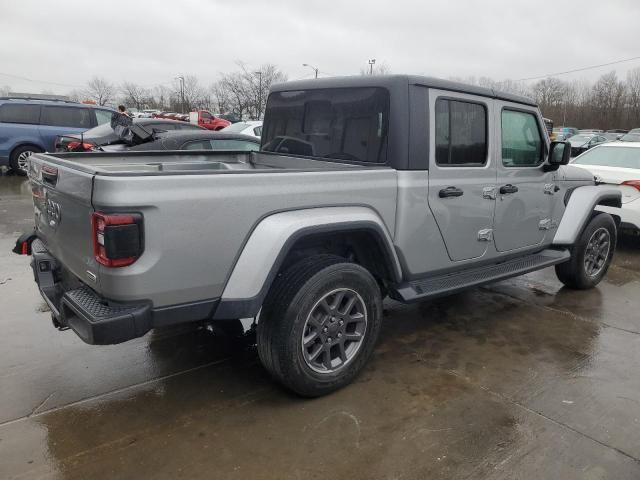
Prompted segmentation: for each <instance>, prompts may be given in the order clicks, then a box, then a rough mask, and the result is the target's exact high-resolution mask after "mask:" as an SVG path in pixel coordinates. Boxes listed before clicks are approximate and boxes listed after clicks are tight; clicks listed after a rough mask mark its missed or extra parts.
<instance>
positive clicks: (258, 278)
mask: <svg viewBox="0 0 640 480" xmlns="http://www.w3.org/2000/svg"><path fill="white" fill-rule="evenodd" d="M358 230H367V231H371V232H373V233H375V235H376V238H377V239H378V241H379V242H380V243H381V246H382V248H383V250H384V252H385V257H386V258H385V259H384V261H385V262H387V267H388V269H389V271H390V273H391V275H392V277H393V278H392V279H391V280H392V281H394V282H398V281H400V280H401V278H402V269H401V267H400V262H399V260H398V256H397V254H396V251H395V248H394V246H393V241H392V239H391V236H390V235H389V232H388V230H387V228H386V226H385V224H384V222H383V221H382V219H381V218H380V216H379V215H378V214H377V213H376V212H375V211H373V210H372V209H370V208H367V207H360V206H349V207H323V208H312V209H303V210H295V211H289V212H282V213H276V214H274V215H271V216H269V217H266V218H265V219H263V220H262V221H261V222H260V223H259V224H258V225H257V226H256V228H255V229H254V230H253V232H252V233H251V235H250V237H249V239H248V241H247V242H246V244H245V245H244V248H243V250H242V252H241V254H240V256H239V258H238V260H237V262H236V264H235V266H234V268H233V270H232V272H231V275H230V276H229V279H228V281H227V284H226V286H225V289H224V291H223V293H222V297H221V299H220V304H219V305H218V308H217V310H216V314H215V318H243V317H252V316H255V315H256V314H257V313H258V311H259V309H260V307H261V305H262V302H263V301H264V298H265V297H266V295H267V293H268V291H269V288H270V286H271V283H272V282H273V279H274V278H275V276H276V274H277V273H278V271H279V269H280V267H281V265H282V263H283V262H284V260H285V258H286V256H287V254H288V252H289V250H290V249H291V247H292V246H293V245H294V244H295V242H296V241H297V240H299V239H300V238H302V237H304V236H306V235H310V234H316V233H327V232H336V231H345V232H346V231H358Z"/></svg>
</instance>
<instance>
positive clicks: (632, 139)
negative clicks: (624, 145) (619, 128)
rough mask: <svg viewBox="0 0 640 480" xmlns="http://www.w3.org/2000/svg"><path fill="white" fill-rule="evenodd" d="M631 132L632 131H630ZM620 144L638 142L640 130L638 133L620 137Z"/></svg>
mask: <svg viewBox="0 0 640 480" xmlns="http://www.w3.org/2000/svg"><path fill="white" fill-rule="evenodd" d="M632 132H633V130H632ZM620 141H621V142H640V130H639V131H638V133H627V134H626V135H623V136H622V137H620Z"/></svg>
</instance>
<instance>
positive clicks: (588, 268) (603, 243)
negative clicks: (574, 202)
mask: <svg viewBox="0 0 640 480" xmlns="http://www.w3.org/2000/svg"><path fill="white" fill-rule="evenodd" d="M616 241H617V231H616V224H615V222H614V221H613V218H612V217H611V215H609V214H607V213H599V214H597V215H595V216H594V217H593V218H592V219H591V220H590V221H589V223H588V225H587V227H586V228H585V229H584V231H583V232H582V234H581V235H580V236H579V237H578V240H577V241H576V244H575V245H574V246H573V247H572V250H571V259H570V260H569V261H567V262H564V263H561V264H559V265H556V275H557V276H558V279H559V280H560V281H561V282H562V283H564V284H565V285H566V286H567V287H570V288H577V289H587V288H592V287H595V286H596V285H597V284H598V283H600V281H601V280H602V278H603V277H604V276H605V275H606V273H607V270H608V269H609V265H610V264H611V260H612V259H613V254H614V252H615V248H616Z"/></svg>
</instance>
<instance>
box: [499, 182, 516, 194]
mask: <svg viewBox="0 0 640 480" xmlns="http://www.w3.org/2000/svg"><path fill="white" fill-rule="evenodd" d="M517 191H518V187H516V186H515V185H511V184H510V183H507V184H506V185H503V186H501V187H500V194H502V195H506V194H507V193H516V192H517Z"/></svg>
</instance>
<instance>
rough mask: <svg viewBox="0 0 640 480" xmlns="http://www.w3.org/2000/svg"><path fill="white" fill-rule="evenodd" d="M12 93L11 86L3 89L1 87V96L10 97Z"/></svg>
mask: <svg viewBox="0 0 640 480" xmlns="http://www.w3.org/2000/svg"><path fill="white" fill-rule="evenodd" d="M10 91H11V87H10V86H9V85H3V86H2V87H0V96H2V97H6V96H7V95H9V92H10Z"/></svg>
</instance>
